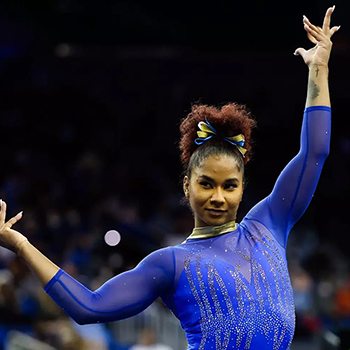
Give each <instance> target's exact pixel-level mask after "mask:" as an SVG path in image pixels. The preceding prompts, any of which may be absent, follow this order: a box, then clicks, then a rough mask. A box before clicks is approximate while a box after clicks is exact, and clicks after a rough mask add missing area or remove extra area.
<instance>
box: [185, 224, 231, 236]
mask: <svg viewBox="0 0 350 350" xmlns="http://www.w3.org/2000/svg"><path fill="white" fill-rule="evenodd" d="M236 229H237V225H236V221H234V220H233V221H229V222H226V224H223V225H220V226H205V227H196V228H194V229H193V231H192V233H191V235H190V236H189V237H188V238H187V239H203V238H211V237H216V236H220V235H223V234H225V233H228V232H232V231H234V230H236Z"/></svg>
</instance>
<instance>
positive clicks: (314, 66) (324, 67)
mask: <svg viewBox="0 0 350 350" xmlns="http://www.w3.org/2000/svg"><path fill="white" fill-rule="evenodd" d="M308 68H309V71H316V70H317V69H318V70H320V71H323V72H328V64H315V63H312V64H309V65H308Z"/></svg>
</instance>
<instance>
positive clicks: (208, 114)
mask: <svg viewBox="0 0 350 350" xmlns="http://www.w3.org/2000/svg"><path fill="white" fill-rule="evenodd" d="M205 118H207V120H208V122H209V123H210V124H211V125H212V126H213V127H214V129H215V130H216V131H217V133H218V135H223V136H227V137H230V136H235V135H238V134H243V135H244V137H245V143H244V148H245V149H246V150H247V152H246V153H245V156H244V158H243V157H242V155H241V153H240V152H239V151H238V149H237V147H236V146H234V145H232V144H230V143H229V142H227V141H224V140H223V139H222V138H220V137H213V138H212V139H210V140H208V141H206V142H205V143H203V144H202V145H200V146H198V145H196V144H195V142H194V140H195V139H196V138H197V137H198V136H197V131H198V127H197V125H198V123H199V122H200V121H205ZM255 126H256V122H255V120H254V119H252V117H251V113H250V111H249V110H248V109H247V107H246V106H245V105H242V104H237V103H227V104H225V105H223V106H222V107H221V108H217V107H214V106H208V105H203V104H195V105H193V106H192V108H191V111H190V113H189V114H188V115H187V117H186V118H184V119H183V121H182V122H181V125H180V131H181V139H180V144H179V147H180V151H181V162H182V165H183V167H184V173H185V174H186V175H187V176H190V175H191V171H192V169H193V167H196V166H199V165H200V164H201V162H202V160H203V159H205V158H206V157H208V156H209V155H212V154H227V155H232V156H234V157H235V158H236V159H237V161H238V166H239V167H240V168H242V170H243V168H244V165H245V164H246V163H247V162H248V161H249V160H250V159H251V156H252V147H251V131H252V128H253V127H255ZM192 155H193V157H192Z"/></svg>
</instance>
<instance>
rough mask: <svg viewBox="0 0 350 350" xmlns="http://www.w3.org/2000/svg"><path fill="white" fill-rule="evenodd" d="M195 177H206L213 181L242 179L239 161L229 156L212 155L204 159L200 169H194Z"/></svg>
mask: <svg viewBox="0 0 350 350" xmlns="http://www.w3.org/2000/svg"><path fill="white" fill-rule="evenodd" d="M193 175H194V176H195V177H198V176H201V175H206V176H209V177H211V178H213V179H232V178H235V177H236V178H238V179H242V172H241V171H240V170H239V168H238V164H237V161H236V160H235V159H234V158H233V157H230V156H227V155H211V156H209V157H208V158H206V159H204V160H203V161H202V163H201V164H200V166H199V167H196V168H194V169H193Z"/></svg>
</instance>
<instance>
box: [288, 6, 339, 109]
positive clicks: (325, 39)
mask: <svg viewBox="0 0 350 350" xmlns="http://www.w3.org/2000/svg"><path fill="white" fill-rule="evenodd" d="M334 9H335V6H333V7H330V8H329V9H328V10H327V12H326V15H325V18H324V21H323V25H322V28H321V27H317V26H315V25H313V24H312V23H311V22H310V21H309V20H308V18H307V17H306V16H304V17H303V23H304V28H305V30H306V32H307V36H308V38H309V40H310V41H311V42H312V43H314V44H315V46H314V47H313V48H312V49H310V50H305V49H304V48H298V49H296V50H295V52H294V54H295V55H300V56H302V57H303V59H304V62H305V63H306V64H307V66H308V67H309V79H308V89H307V98H306V105H305V107H306V108H307V107H311V106H327V107H330V106H331V103H330V98H329V89H328V61H329V56H330V53H331V49H332V42H331V37H332V35H333V34H334V33H335V32H337V31H338V30H339V28H340V26H337V27H333V28H332V29H331V28H330V23H331V15H332V13H333V12H334Z"/></svg>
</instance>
